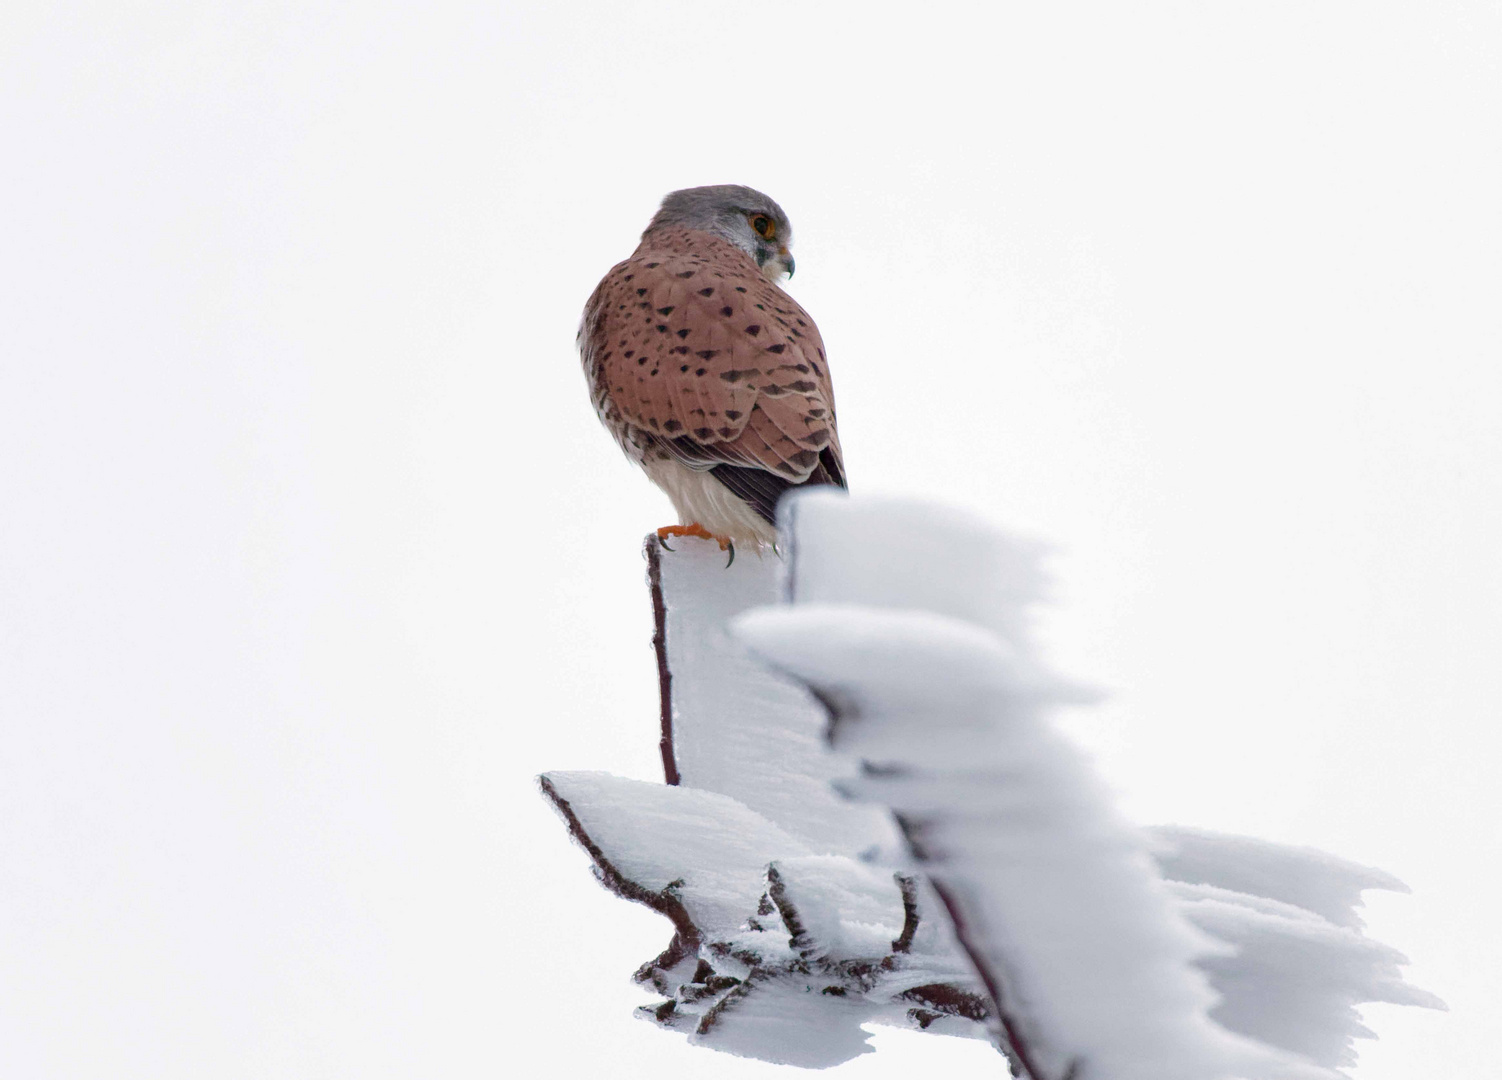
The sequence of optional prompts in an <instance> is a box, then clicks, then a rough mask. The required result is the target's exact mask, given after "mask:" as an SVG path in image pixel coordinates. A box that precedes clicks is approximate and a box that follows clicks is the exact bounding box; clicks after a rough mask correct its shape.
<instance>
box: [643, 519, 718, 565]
mask: <svg viewBox="0 0 1502 1080" xmlns="http://www.w3.org/2000/svg"><path fill="white" fill-rule="evenodd" d="M670 536H697V537H699V538H700V539H701V540H713V541H714V542H715V543H717V544H719V545H720V550H721V551H725V550H727V549H728V550H729V551H730V558H729V559H727V560H725V565H726V566H729V565H730V564H731V563H733V562H735V545H734V544H733V543H731V542H730V537H728V536H719V535H716V534H715V533H712V532H710V531H709V530H708V529H706V528H705V527H704V526H703V525H700V524H699V523H698V522H697V521H696V522H694V523H693V524H692V525H664V526H663V527H662V528H660V529H658V530H657V539H658V540H661V541H662V546H663V547H665V548H668V550H669V551H672V550H673V549H672V548H670V547H668V545H667V539H668V537H670Z"/></svg>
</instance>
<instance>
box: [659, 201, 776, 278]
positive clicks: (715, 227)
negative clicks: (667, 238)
mask: <svg viewBox="0 0 1502 1080" xmlns="http://www.w3.org/2000/svg"><path fill="white" fill-rule="evenodd" d="M673 226H676V227H678V228H684V229H698V230H699V231H701V232H707V233H712V234H713V235H715V236H718V237H719V238H720V239H722V240H728V241H729V242H730V243H732V244H734V245H735V246H736V247H738V248H740V249H741V250H742V251H744V252H745V253H746V254H747V255H749V256H751V258H752V259H754V260H755V261H756V265H757V266H759V267H761V272H762V273H763V274H764V275H765V276H766V277H767V278H768V279H769V280H771V281H776V280H777V279H778V278H780V277H781V276H782V275H783V274H787V276H788V277H792V276H793V265H794V264H793V256H792V255H791V254H790V253H789V252H788V248H790V247H791V246H792V244H793V225H792V222H790V221H788V216H787V215H786V214H784V213H783V212H782V207H780V206H778V205H777V204H776V203H775V202H773V201H772V199H771V198H769V197H768V196H766V195H763V194H762V193H761V192H759V191H757V190H756V189H755V188H748V187H742V186H741V185H740V184H713V185H711V186H709V187H696V188H684V189H683V190H682V191H674V192H672V193H670V194H669V195H668V196H667V197H666V198H664V199H663V200H662V206H661V207H660V208H659V209H658V211H657V213H656V214H655V215H654V216H653V218H652V221H651V224H649V225H648V226H647V230H646V231H647V232H649V233H650V232H651V231H652V230H653V229H661V228H667V227H673ZM643 235H645V234H643Z"/></svg>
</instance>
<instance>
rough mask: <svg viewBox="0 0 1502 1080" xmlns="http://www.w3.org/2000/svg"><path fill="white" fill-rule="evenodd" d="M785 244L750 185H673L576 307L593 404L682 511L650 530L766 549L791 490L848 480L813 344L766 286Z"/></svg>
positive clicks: (789, 265) (778, 223)
mask: <svg viewBox="0 0 1502 1080" xmlns="http://www.w3.org/2000/svg"><path fill="white" fill-rule="evenodd" d="M792 240H793V227H792V225H791V223H789V221H788V218H787V215H786V214H784V213H783V212H782V207H780V206H778V205H777V204H776V203H775V202H773V201H772V200H771V199H769V198H768V197H767V196H765V195H763V194H762V193H761V192H759V191H754V190H752V189H751V188H748V187H740V186H739V185H735V184H721V185H717V186H713V187H698V188H688V189H686V190H683V191H675V192H673V193H672V194H670V195H668V196H667V197H666V198H665V199H663V200H662V207H661V208H660V209H659V210H658V211H657V214H656V215H655V216H654V217H653V218H652V220H651V222H650V223H649V224H648V225H647V229H646V232H644V233H642V238H641V243H640V244H639V245H638V246H637V249H636V251H635V253H634V254H632V256H631V257H630V258H629V259H627V260H626V261H625V262H622V263H619V264H617V265H616V266H615V267H614V269H612V270H611V271H610V272H609V273H608V274H606V275H605V277H604V279H603V280H602V281H601V282H600V284H599V286H598V287H596V289H595V291H594V294H593V295H592V296H591V297H590V298H589V303H588V304H586V305H585V308H584V318H583V320H582V321H581V322H580V325H579V355H580V358H581V359H582V360H583V362H584V374H585V376H586V377H587V378H588V380H589V386H590V391H591V393H592V395H593V397H594V404H595V410H596V411H597V412H598V413H599V415H600V420H601V422H603V423H604V425H605V427H606V428H607V429H608V430H609V431H610V433H611V434H612V435H614V436H615V439H616V441H617V442H618V443H620V445H621V449H622V450H624V451H625V452H626V456H627V457H629V458H630V459H631V460H632V461H634V462H636V463H637V464H638V465H640V466H641V467H642V469H643V471H645V472H646V474H647V477H648V478H649V479H650V480H651V481H652V482H653V483H654V484H656V485H657V486H658V487H660V488H661V489H662V490H663V491H665V492H666V493H667V496H668V498H669V499H671V500H672V501H673V506H674V508H676V509H677V511H678V515H679V517H680V519H681V523H680V524H678V525H669V526H665V527H663V528H661V529H659V530H657V533H658V536H660V537H664V538H666V537H668V536H683V535H688V536H705V537H708V538H710V539H714V540H718V541H719V542H720V546H721V547H722V548H724V547H726V546H728V545H731V544H732V543H733V542H734V541H743V542H750V543H754V544H756V545H758V546H759V545H761V544H770V543H772V542H773V541H774V540H775V539H776V537H777V532H776V528H775V526H774V522H775V512H776V509H777V500H778V499H779V498H781V497H782V495H783V493H784V492H786V491H787V490H788V489H789V488H794V487H800V486H803V485H807V484H833V485H835V486H836V487H841V488H843V487H844V486H845V467H844V463H843V462H842V460H841V458H840V440H839V436H838V435H837V434H836V432H835V418H834V392H833V390H832V389H831V387H830V382H829V365H828V363H827V361H826V360H825V357H824V342H823V340H822V339H821V338H820V337H819V330H818V328H817V327H816V326H814V321H813V319H811V318H810V317H809V315H808V313H807V312H806V311H804V310H803V309H802V308H801V307H799V306H798V302H797V301H796V300H794V299H793V298H792V297H791V296H789V295H788V294H787V293H785V292H783V291H782V290H781V289H780V288H778V287H777V285H776V284H774V283H775V282H776V281H777V280H778V279H779V278H781V277H782V276H783V274H787V275H788V276H789V277H791V276H792V273H793V256H792V255H791V254H790V253H789V251H788V248H789V247H790V246H791V245H792ZM731 558H734V548H733V547H731Z"/></svg>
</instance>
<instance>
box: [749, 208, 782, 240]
mask: <svg viewBox="0 0 1502 1080" xmlns="http://www.w3.org/2000/svg"><path fill="white" fill-rule="evenodd" d="M751 227H752V228H753V229H755V230H756V235H757V236H760V237H762V238H763V239H766V240H770V239H772V237H774V236H776V235H777V224H776V222H774V221H773V220H772V219H771V218H769V217H767V215H766V214H753V215H751Z"/></svg>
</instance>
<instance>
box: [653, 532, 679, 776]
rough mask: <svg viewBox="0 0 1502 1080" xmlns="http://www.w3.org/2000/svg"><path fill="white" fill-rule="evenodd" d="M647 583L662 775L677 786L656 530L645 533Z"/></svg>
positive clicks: (665, 618) (659, 544) (670, 675)
mask: <svg viewBox="0 0 1502 1080" xmlns="http://www.w3.org/2000/svg"><path fill="white" fill-rule="evenodd" d="M645 547H646V553H647V584H648V585H649V586H650V587H651V590H652V623H653V626H654V629H653V631H652V648H653V650H654V651H656V653H657V700H658V702H659V704H658V714H659V717H660V720H661V725H662V735H661V736H660V737H659V739H658V744H657V745H658V747H659V749H660V750H661V751H662V776H663V781H664V782H665V783H668V784H671V785H673V786H675V787H676V786H677V784H678V781H679V777H678V759H677V757H676V756H675V755H674V753H673V673H672V672H671V671H669V670H668V608H667V604H666V602H665V601H664V600H663V598H662V541H661V540H659V539H658V538H657V535H656V534H655V533H649V534H648V535H647V542H646V545H645Z"/></svg>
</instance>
